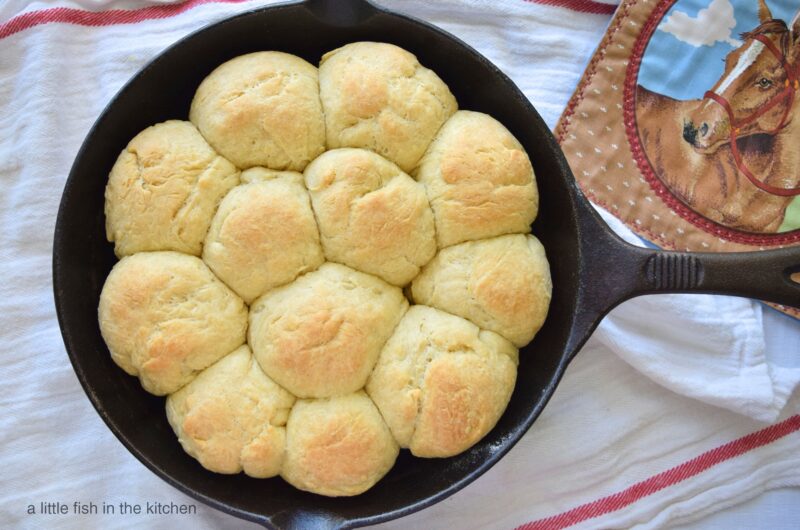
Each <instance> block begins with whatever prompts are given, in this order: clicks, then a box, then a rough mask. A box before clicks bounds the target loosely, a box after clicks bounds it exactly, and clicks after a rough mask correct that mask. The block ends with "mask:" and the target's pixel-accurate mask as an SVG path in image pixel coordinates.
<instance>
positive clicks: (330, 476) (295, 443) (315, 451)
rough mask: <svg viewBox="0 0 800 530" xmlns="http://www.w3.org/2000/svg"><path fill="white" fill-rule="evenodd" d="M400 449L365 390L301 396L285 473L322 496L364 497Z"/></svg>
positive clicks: (290, 434) (289, 427)
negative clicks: (305, 398)
mask: <svg viewBox="0 0 800 530" xmlns="http://www.w3.org/2000/svg"><path fill="white" fill-rule="evenodd" d="M398 452H399V450H398V447H397V443H395V441H394V439H393V438H392V435H391V433H390V432H389V429H388V427H386V424H385V423H384V421H383V419H382V418H381V415H380V413H379V412H378V409H377V408H375V404H374V403H372V401H370V399H369V398H368V397H367V396H366V395H365V394H364V392H362V391H360V392H357V393H355V394H348V395H345V396H339V397H333V398H328V399H314V400H304V399H301V400H299V401H298V402H297V404H295V406H294V408H293V409H292V412H291V414H290V415H289V422H288V423H287V425H286V460H285V461H284V464H283V470H282V471H281V476H282V477H283V478H284V479H285V480H286V481H287V482H289V483H290V484H291V485H293V486H294V487H296V488H299V489H301V490H305V491H311V492H313V493H318V494H320V495H327V496H330V497H339V496H345V495H358V494H359V493H363V492H365V491H366V490H368V489H369V488H371V487H372V486H373V485H374V484H375V483H376V482H378V480H380V479H381V478H382V477H383V476H384V475H385V474H386V473H387V472H388V471H389V470H390V469H391V468H392V466H393V465H394V461H395V460H396V459H397V454H398Z"/></svg>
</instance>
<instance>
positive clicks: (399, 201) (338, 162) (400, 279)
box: [305, 149, 436, 286]
mask: <svg viewBox="0 0 800 530" xmlns="http://www.w3.org/2000/svg"><path fill="white" fill-rule="evenodd" d="M305 179H306V186H307V187H308V190H309V192H310V193H311V201H312V203H313V205H314V211H315V212H316V214H317V220H318V221H319V229H320V234H321V236H322V246H323V248H324V249H325V255H326V256H327V258H328V259H329V260H331V261H336V262H339V263H344V264H345V265H349V266H351V267H354V268H356V269H358V270H360V271H364V272H369V273H371V274H375V275H376V276H380V277H381V278H383V279H384V280H386V281H387V282H389V283H391V284H394V285H400V286H402V285H405V284H407V283H408V282H409V281H411V279H412V278H413V277H414V276H416V275H417V274H418V273H419V269H420V267H421V266H422V265H425V264H426V263H428V261H430V259H431V258H432V257H433V255H434V254H435V253H436V237H435V233H434V228H433V213H432V212H431V208H430V205H429V204H428V199H427V197H426V196H425V190H424V189H423V187H422V186H421V185H420V184H419V183H417V182H414V179H412V178H411V177H409V176H408V175H406V174H405V173H403V171H402V170H401V169H400V168H399V167H397V166H396V165H394V164H392V163H391V162H389V161H388V160H386V159H384V158H383V157H381V156H378V155H376V154H375V153H373V152H371V151H366V150H364V149H336V150H334V151H328V152H327V153H325V154H323V155H322V156H320V157H319V158H317V159H316V160H314V161H313V162H312V163H311V164H309V166H308V167H307V168H306V171H305Z"/></svg>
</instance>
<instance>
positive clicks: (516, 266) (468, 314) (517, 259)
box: [411, 234, 553, 348]
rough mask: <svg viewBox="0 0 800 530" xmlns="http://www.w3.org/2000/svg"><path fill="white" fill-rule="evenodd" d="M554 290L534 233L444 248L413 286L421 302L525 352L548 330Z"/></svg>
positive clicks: (412, 288) (543, 255) (416, 298)
mask: <svg viewBox="0 0 800 530" xmlns="http://www.w3.org/2000/svg"><path fill="white" fill-rule="evenodd" d="M552 290H553V284H552V282H551V280H550V266H549V264H548V263H547V257H546V256H545V253H544V247H542V244H541V243H540V242H539V240H538V239H536V238H535V237H534V236H532V235H530V234H528V235H524V234H510V235H506V236H500V237H495V238H492V239H483V240H481V241H469V242H467V243H461V244H458V245H454V246H452V247H447V248H444V249H442V250H440V251H439V253H438V254H437V255H436V257H435V258H434V259H433V260H432V261H431V262H430V263H429V264H428V265H427V266H426V267H425V268H424V269H423V270H422V272H421V273H420V275H419V276H417V277H416V278H415V279H414V282H413V283H412V284H411V294H412V296H413V298H414V301H415V302H416V303H419V304H425V305H430V306H433V307H436V308H439V309H442V310H444V311H447V312H450V313H453V314H454V315H459V316H461V317H464V318H466V319H468V320H471V321H472V322H474V323H475V324H477V325H478V326H480V327H482V328H484V329H488V330H491V331H494V332H496V333H499V334H500V335H502V336H504V337H505V338H507V339H508V340H510V341H511V342H513V343H514V344H515V345H516V346H517V347H519V348H521V347H522V346H524V345H526V344H528V343H529V342H530V341H531V340H532V339H533V337H534V335H536V332H538V331H539V328H541V327H542V324H543V323H544V319H545V317H546V316H547V310H548V308H549V307H550V297H551V294H552Z"/></svg>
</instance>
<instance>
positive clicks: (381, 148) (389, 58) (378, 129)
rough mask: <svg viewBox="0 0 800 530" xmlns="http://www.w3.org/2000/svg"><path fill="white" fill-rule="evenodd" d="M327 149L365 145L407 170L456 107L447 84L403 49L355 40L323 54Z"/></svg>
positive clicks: (322, 78) (321, 90)
mask: <svg viewBox="0 0 800 530" xmlns="http://www.w3.org/2000/svg"><path fill="white" fill-rule="evenodd" d="M319 82H320V97H321V98H322V107H323V108H324V110H325V128H326V132H327V138H328V148H329V149H335V148H337V147H364V148H366V149H370V150H372V151H375V152H376V153H378V154H379V155H382V156H384V157H386V158H388V159H389V160H391V161H392V162H394V163H395V164H397V165H398V166H400V168H401V169H402V170H403V171H406V172H409V171H411V170H412V169H413V168H414V166H416V164H417V162H418V161H419V159H420V157H422V154H423V153H424V152H425V149H426V148H427V147H428V144H429V143H430V142H431V140H432V139H433V137H434V135H435V134H436V131H438V130H439V127H441V126H442V124H443V123H444V122H445V121H446V120H447V118H449V117H450V115H451V114H453V113H454V112H455V111H456V109H457V108H458V104H457V103H456V99H455V98H454V97H453V95H452V94H451V93H450V89H448V88H447V85H445V84H444V82H443V81H442V80H441V79H439V76H437V75H436V74H435V73H434V72H432V71H431V70H428V69H427V68H425V67H424V66H422V65H421V64H419V62H418V61H417V58H416V57H415V56H414V55H413V54H411V53H409V52H407V51H406V50H404V49H402V48H398V47H397V46H394V45H392V44H385V43H382V42H354V43H352V44H348V45H346V46H343V47H341V48H339V49H336V50H333V51H331V52H328V53H326V54H325V55H323V56H322V62H321V63H320V67H319Z"/></svg>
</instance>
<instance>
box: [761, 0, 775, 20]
mask: <svg viewBox="0 0 800 530" xmlns="http://www.w3.org/2000/svg"><path fill="white" fill-rule="evenodd" d="M770 20H772V13H770V12H769V8H768V7H767V1H766V0H758V21H759V22H761V23H762V24H763V23H764V22H767V21H770Z"/></svg>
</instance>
